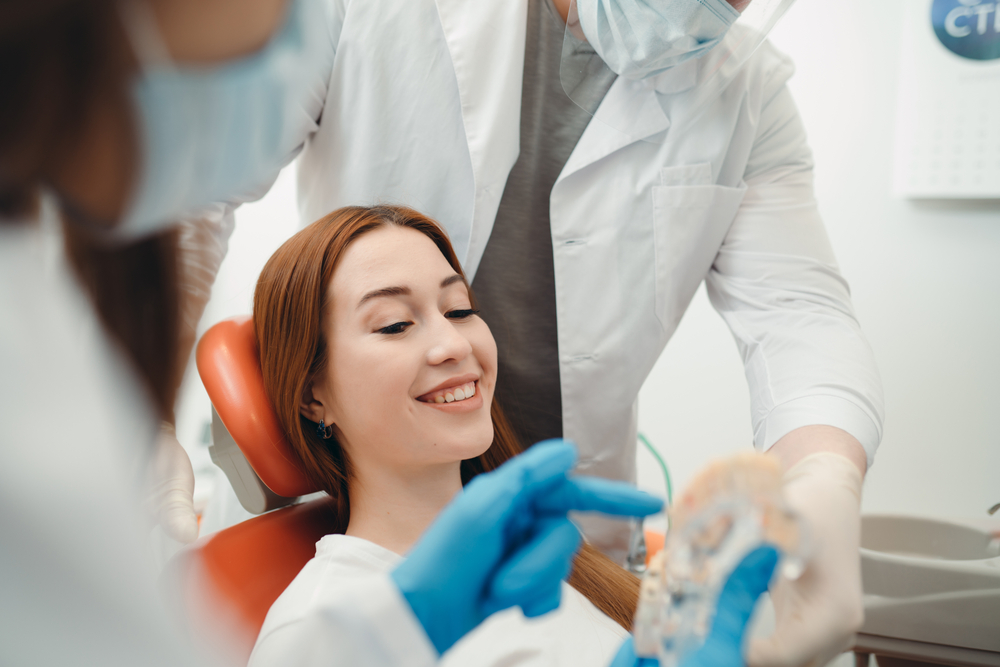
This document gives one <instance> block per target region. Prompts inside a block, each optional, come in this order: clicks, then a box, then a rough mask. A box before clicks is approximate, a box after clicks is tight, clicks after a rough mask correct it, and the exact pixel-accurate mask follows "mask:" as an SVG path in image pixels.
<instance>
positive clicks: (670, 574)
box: [634, 453, 806, 667]
mask: <svg viewBox="0 0 1000 667" xmlns="http://www.w3.org/2000/svg"><path fill="white" fill-rule="evenodd" d="M781 476H782V471H781V466H780V464H779V463H778V462H777V461H776V460H774V459H772V458H771V457H768V456H765V455H763V454H757V453H746V454H738V455H736V456H733V457H730V458H727V459H723V460H720V461H716V462H714V463H712V464H710V465H709V466H708V467H707V468H706V469H705V470H704V471H703V472H701V473H700V474H699V475H698V476H697V477H696V478H695V479H694V480H693V481H692V482H691V484H690V485H689V487H688V489H687V490H686V492H685V493H684V495H683V496H681V498H680V499H679V500H678V501H677V502H676V503H675V504H674V506H673V507H671V508H670V510H669V511H670V518H671V528H670V532H669V534H668V535H667V539H666V544H665V546H664V548H663V550H662V551H661V552H659V553H658V554H657V555H656V556H654V557H653V559H652V560H651V561H650V563H649V568H648V570H647V571H646V573H645V575H644V576H643V580H642V588H641V590H640V593H639V606H638V609H637V610H636V615H635V628H634V636H635V648H636V654H637V655H639V656H647V657H656V658H659V660H660V665H661V667H676V666H677V665H678V664H680V662H681V661H682V660H683V659H684V658H685V657H686V656H687V655H688V654H690V653H691V652H692V651H694V650H697V649H698V647H700V646H701V644H702V643H703V642H704V640H705V638H706V637H707V635H708V631H709V629H710V628H711V626H712V620H713V618H714V616H715V604H716V600H717V599H718V597H719V593H720V592H721V590H722V587H723V585H724V584H725V583H726V580H727V578H728V577H729V575H730V573H732V571H733V570H734V569H735V568H736V566H737V565H738V564H739V563H740V561H741V560H743V558H744V557H745V556H746V555H747V554H749V553H750V552H751V551H753V550H754V549H756V548H757V547H759V546H761V545H763V544H765V543H767V544H771V545H773V546H775V547H777V548H778V549H779V550H780V552H781V554H782V559H781V562H780V564H779V569H778V572H780V574H781V575H782V576H785V577H788V578H789V579H796V578H798V577H799V576H800V575H801V574H802V571H803V570H804V569H805V563H806V550H805V547H806V544H805V536H804V531H803V526H802V523H801V522H800V521H799V520H798V519H797V518H796V517H795V515H793V514H791V513H790V512H789V511H788V509H787V508H786V506H785V504H784V500H783V498H782V495H781Z"/></svg>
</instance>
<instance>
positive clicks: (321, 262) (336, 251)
mask: <svg viewBox="0 0 1000 667" xmlns="http://www.w3.org/2000/svg"><path fill="white" fill-rule="evenodd" d="M386 226H398V227H406V228H409V229H414V230H416V231H418V232H421V233H422V234H424V235H426V236H427V237H428V238H430V239H431V240H432V241H434V243H435V245H437V247H438V248H439V249H440V250H441V254H443V255H444V257H445V259H447V260H448V263H449V264H450V265H451V267H452V268H453V269H454V270H455V271H456V272H457V273H458V274H459V275H461V276H462V277H463V278H464V277H465V273H464V271H463V270H462V266H461V264H460V263H459V261H458V258H457V257H456V256H455V251H454V250H453V249H452V247H451V242H450V241H449V240H448V236H447V235H446V234H445V232H444V230H442V229H441V227H439V226H438V224H437V223H436V222H434V221H433V220H431V219H429V218H427V217H426V216H423V215H421V214H420V213H418V212H416V211H414V210H412V209H408V208H403V207H400V206H375V207H371V208H366V207H361V206H351V207H347V208H342V209H339V210H337V211H334V212H333V213H331V214H330V215H328V216H326V217H324V218H322V219H320V220H318V221H317V222H314V223H313V224H311V225H309V226H308V227H306V228H305V229H303V230H302V231H300V232H299V233H297V234H295V235H294V236H292V238H290V239H289V240H288V241H286V242H285V244H284V245H282V246H281V247H280V248H279V249H278V250H277V252H275V253H274V255H272V256H271V258H270V259H269V260H268V261H267V264H266V265H265V266H264V270H263V271H262V272H261V274H260V278H259V279H258V280H257V288H256V290H255V291H254V297H253V322H254V332H255V335H256V338H257V348H258V351H259V354H260V364H261V372H262V375H263V379H264V389H265V391H266V392H267V396H268V398H269V399H270V401H271V405H272V406H273V407H274V410H275V413H276V414H277V416H278V420H279V421H280V422H281V427H282V430H283V431H284V434H285V437H286V438H287V439H288V442H289V443H290V444H291V446H292V449H294V450H295V452H296V454H298V456H299V459H300V460H301V461H302V464H303V468H304V469H305V471H306V473H307V474H308V475H309V476H310V478H311V479H312V480H313V482H314V483H316V484H317V486H319V487H321V488H322V489H323V490H325V491H326V492H327V493H328V494H330V496H331V497H332V498H333V499H334V501H335V505H336V513H337V520H336V526H335V529H334V532H340V533H342V532H344V531H345V530H346V529H347V524H348V522H349V521H350V513H351V508H350V495H349V493H348V486H349V483H350V480H351V469H350V460H349V459H348V457H347V453H346V452H345V451H344V450H343V448H341V447H340V446H339V444H338V443H337V440H336V437H333V438H331V439H329V440H324V439H321V438H320V437H319V436H318V435H317V433H316V424H314V423H312V422H310V421H309V420H308V419H306V418H305V417H303V416H302V415H301V414H300V413H299V402H300V399H301V397H302V394H303V391H304V389H305V387H306V385H307V384H308V383H309V382H310V381H311V379H312V378H314V377H316V376H317V375H318V374H319V373H322V372H323V370H324V368H325V367H326V364H327V363H328V359H327V354H326V344H325V341H324V339H323V331H322V316H321V313H322V312H323V307H324V305H325V303H326V295H327V292H328V291H327V289H326V287H327V286H328V285H329V284H330V281H331V280H332V279H333V273H334V271H335V270H336V268H337V265H338V264H339V261H340V258H341V257H342V256H343V254H344V252H345V251H346V250H347V248H348V247H349V246H350V244H351V243H352V242H354V240H356V239H357V238H359V237H360V236H362V235H364V234H367V233H368V232H371V231H373V230H375V229H379V228H381V227H386ZM470 296H472V295H471V291H470ZM472 299H473V307H475V297H474V296H472ZM490 416H491V417H492V419H493V442H492V444H491V445H490V447H489V449H487V450H486V451H485V452H484V453H483V454H482V455H480V456H478V457H476V458H474V459H470V460H467V461H463V462H462V467H461V470H462V483H463V484H466V483H468V482H469V480H471V479H472V478H473V477H475V476H476V475H478V474H480V473H482V472H487V471H490V470H493V469H495V468H497V467H498V466H500V465H501V464H502V463H503V462H504V461H506V460H507V459H510V458H512V457H514V456H516V455H517V454H519V453H520V452H521V451H522V450H523V448H522V446H521V444H520V443H519V442H518V440H517V436H516V435H515V433H514V430H513V429H512V428H511V427H510V424H509V423H508V422H507V419H506V418H505V417H504V414H503V411H502V410H501V409H500V405H499V403H498V402H497V400H496V398H494V400H493V404H492V405H491V406H490ZM569 583H570V585H571V586H573V587H574V588H576V589H577V590H578V591H580V593H582V594H583V595H585V596H586V597H587V598H588V599H589V600H590V601H591V602H593V603H594V605H595V606H596V607H597V608H599V609H600V610H601V611H603V612H604V613H605V614H607V615H608V616H610V617H611V618H613V619H614V620H615V621H617V622H618V623H619V624H620V625H621V626H622V627H624V628H625V629H626V630H631V629H632V616H633V614H634V613H635V608H636V605H637V603H638V599H639V580H638V579H637V578H636V577H634V576H632V575H631V574H629V573H628V572H627V571H625V570H624V569H623V568H621V567H619V566H618V565H616V564H615V563H614V562H612V561H611V560H610V559H609V558H607V557H606V556H605V555H604V554H602V553H600V552H599V551H597V550H596V549H594V548H593V547H591V546H590V545H587V544H585V545H584V546H583V548H582V549H581V550H580V553H579V554H578V555H577V557H576V560H575V561H574V563H573V572H572V574H571V575H570V578H569Z"/></svg>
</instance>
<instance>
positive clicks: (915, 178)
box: [894, 0, 1000, 199]
mask: <svg viewBox="0 0 1000 667" xmlns="http://www.w3.org/2000/svg"><path fill="white" fill-rule="evenodd" d="M906 7H907V10H906V11H907V14H906V16H905V17H904V24H903V44H902V63H901V67H900V88H899V106H898V110H897V123H896V150H895V165H894V167H895V168H894V190H895V194H896V195H897V196H901V197H911V198H954V199H966V198H968V199H995V198H1000V0H911V1H910V2H908V3H907V4H906Z"/></svg>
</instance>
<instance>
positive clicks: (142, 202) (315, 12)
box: [119, 0, 332, 236]
mask: <svg viewBox="0 0 1000 667" xmlns="http://www.w3.org/2000/svg"><path fill="white" fill-rule="evenodd" d="M321 5H322V3H320V2H317V1H316V0H289V6H288V10H287V11H288V14H287V16H286V18H285V23H284V25H283V26H282V27H281V28H279V30H278V32H277V33H276V34H275V35H274V36H273V37H272V38H271V40H270V42H269V43H268V44H267V45H266V46H265V47H264V48H262V49H261V50H260V51H258V52H256V53H254V54H252V55H250V56H248V57H244V58H240V59H237V60H232V61H226V62H222V63H217V64H211V65H206V66H200V67H199V66H194V65H188V64H184V65H178V64H175V63H172V62H170V60H169V58H168V57H166V56H165V55H164V53H165V51H164V50H163V49H162V48H161V49H160V50H159V51H156V50H155V49H151V48H150V45H151V44H153V45H155V44H158V43H160V42H159V40H158V35H157V34H155V23H151V16H148V15H145V16H139V17H138V19H137V17H136V15H134V14H133V15H131V16H126V24H127V26H128V27H129V32H130V35H131V37H132V41H133V45H134V48H135V50H136V51H137V52H139V54H138V55H139V60H140V63H141V64H142V71H141V73H140V75H139V77H138V79H137V81H136V82H135V84H134V87H133V95H134V99H135V105H136V117H137V126H138V127H137V132H138V136H139V139H140V142H139V150H140V160H139V164H140V167H141V169H140V172H139V175H138V183H137V184H136V187H135V190H134V193H133V197H132V199H131V202H130V205H129V207H128V209H127V213H126V215H125V217H124V219H123V221H122V224H121V225H120V226H119V231H120V232H121V233H122V234H124V235H126V236H135V235H138V234H144V233H148V232H152V231H156V230H159V229H162V228H163V227H164V226H166V225H170V224H172V223H175V222H176V221H177V220H178V219H179V218H181V217H183V216H185V215H188V214H196V213H197V211H198V210H199V209H201V208H202V207H204V206H206V205H208V204H211V203H212V202H222V201H241V200H246V199H251V198H254V197H253V193H259V192H262V191H263V189H266V188H267V187H268V186H269V185H270V184H271V182H272V181H273V179H274V177H275V176H276V175H277V173H278V171H279V170H280V169H281V167H283V166H284V165H285V164H287V163H288V162H289V161H290V160H291V159H292V157H294V154H295V151H296V150H297V148H298V145H299V144H301V142H302V139H303V137H304V136H305V134H306V133H307V132H308V131H309V128H314V127H315V121H314V119H313V118H312V117H311V116H310V114H309V113H307V111H306V109H305V108H304V105H303V104H302V103H301V102H300V98H302V97H303V86H305V87H306V88H308V82H309V80H311V79H315V78H316V72H315V71H314V70H315V68H316V67H318V66H319V67H321V66H322V63H324V62H329V61H330V59H331V54H332V50H331V48H330V43H329V35H328V26H327V25H326V21H327V17H325V16H324V15H323V10H322V7H321ZM327 52H329V53H327ZM320 77H322V75H320ZM305 92H306V93H309V92H310V91H308V90H306V91H305Z"/></svg>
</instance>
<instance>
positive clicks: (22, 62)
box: [0, 0, 180, 419]
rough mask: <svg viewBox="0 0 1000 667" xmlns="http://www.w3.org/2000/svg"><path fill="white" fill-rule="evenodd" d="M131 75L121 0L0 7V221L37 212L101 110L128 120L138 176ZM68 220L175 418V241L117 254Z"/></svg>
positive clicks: (106, 313) (95, 283) (160, 402)
mask: <svg viewBox="0 0 1000 667" xmlns="http://www.w3.org/2000/svg"><path fill="white" fill-rule="evenodd" d="M134 70H135V65H134V59H133V57H132V54H131V49H130V47H129V45H128V40H127V39H126V35H125V32H124V30H123V28H122V24H121V19H120V17H119V9H118V0H5V1H4V2H2V3H0V91H3V93H2V94H0V224H2V223H8V224H10V223H12V222H13V221H16V220H18V219H25V218H30V217H32V216H33V215H35V213H36V211H37V210H38V209H37V206H38V196H39V192H40V190H41V189H42V188H43V187H45V186H51V185H53V181H54V179H55V175H56V174H58V173H59V171H60V170H61V169H63V168H64V167H65V165H66V164H67V162H68V160H70V159H71V157H72V156H73V155H74V154H75V153H76V152H77V151H79V150H80V149H81V146H82V141H83V140H84V137H85V133H86V130H87V123H88V121H89V119H90V114H91V113H93V112H94V111H95V109H97V108H98V107H101V108H103V109H106V110H107V109H110V110H111V112H112V114H113V117H114V118H115V119H116V122H118V123H119V125H120V126H119V128H118V130H119V133H120V138H121V139H122V141H123V145H124V146H125V147H126V152H127V153H128V164H126V168H125V169H124V173H125V174H126V178H129V177H130V176H131V174H132V171H133V167H134V162H135V160H134V156H135V150H134V145H135V142H134V136H135V133H134V128H133V123H132V117H133V113H132V103H131V96H130V93H129V91H130V83H131V77H132V75H133V74H134ZM130 186H131V183H123V184H122V187H123V188H124V189H125V190H126V191H127V190H128V188H129V187H130ZM62 215H63V219H64V225H63V226H64V228H65V231H66V234H65V236H66V245H67V255H68V257H69V259H70V260H71V262H72V264H73V266H74V267H75V269H76V271H77V273H78V275H79V277H80V278H81V280H82V282H83V284H84V285H85V286H86V288H87V290H88V291H89V293H90V295H91V297H92V300H93V301H94V305H95V307H96V310H97V312H98V314H99V316H100V318H101V320H102V322H103V323H104V325H105V327H106V328H107V330H108V332H109V333H110V334H111V335H112V336H113V337H114V338H116V339H117V340H118V341H119V342H120V343H121V345H122V347H123V348H124V350H125V352H126V354H127V356H128V357H129V358H130V360H131V361H132V363H133V365H134V366H135V367H136V368H137V370H138V371H139V373H140V375H141V376H142V377H143V378H144V379H145V380H146V383H147V385H148V387H149V389H150V391H151V394H152V396H153V399H154V401H155V403H156V405H157V407H158V408H159V411H160V414H161V416H162V417H163V418H167V419H169V418H172V413H173V402H174V395H175V393H176V390H177V386H178V384H179V377H180V368H179V367H180V363H179V362H180V359H179V354H178V347H179V343H178V338H179V334H180V327H179V315H178V312H179V304H178V290H177V258H176V253H177V245H176V234H175V233H173V232H167V233H164V234H161V235H158V236H154V237H149V238H147V239H145V240H143V241H141V242H139V243H135V244H133V245H129V246H126V247H116V248H111V247H106V246H103V245H102V244H100V243H98V242H97V241H96V240H95V239H94V238H92V237H91V236H90V235H89V234H87V233H85V232H84V231H83V228H82V227H81V226H79V225H76V224H75V223H74V222H73V221H72V220H71V218H72V217H73V216H72V214H69V213H67V211H66V210H65V209H64V210H63V211H62Z"/></svg>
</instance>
